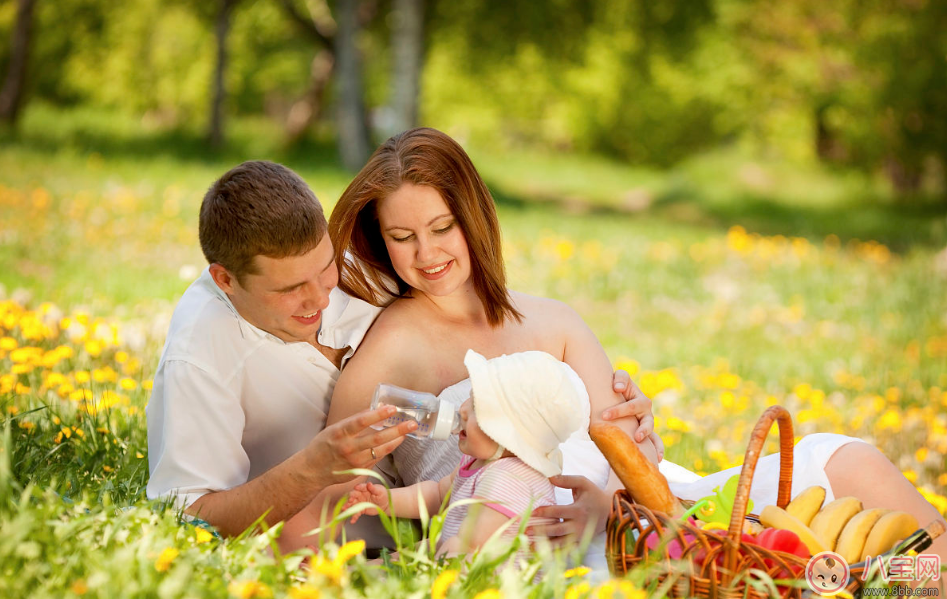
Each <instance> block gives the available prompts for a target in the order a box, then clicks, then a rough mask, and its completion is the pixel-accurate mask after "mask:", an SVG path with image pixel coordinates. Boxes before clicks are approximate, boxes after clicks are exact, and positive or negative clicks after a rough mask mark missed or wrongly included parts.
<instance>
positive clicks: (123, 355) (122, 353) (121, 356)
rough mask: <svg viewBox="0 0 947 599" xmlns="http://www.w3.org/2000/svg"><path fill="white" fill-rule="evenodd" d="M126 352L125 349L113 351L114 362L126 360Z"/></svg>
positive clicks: (121, 362)
mask: <svg viewBox="0 0 947 599" xmlns="http://www.w3.org/2000/svg"><path fill="white" fill-rule="evenodd" d="M128 357H129V356H128V352H127V351H117V352H115V362H116V363H118V364H124V363H125V362H127V361H128Z"/></svg>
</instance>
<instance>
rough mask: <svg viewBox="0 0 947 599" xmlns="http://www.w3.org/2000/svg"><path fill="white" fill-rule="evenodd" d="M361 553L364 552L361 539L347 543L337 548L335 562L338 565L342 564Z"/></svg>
mask: <svg viewBox="0 0 947 599" xmlns="http://www.w3.org/2000/svg"><path fill="white" fill-rule="evenodd" d="M363 551H365V541H363V540H361V539H358V540H356V541H349V542H348V543H346V544H345V545H342V547H340V548H339V553H338V554H337V555H336V556H335V561H336V562H338V563H339V564H344V563H345V562H347V561H349V560H350V559H352V558H353V557H355V556H356V555H358V554H360V553H361V552H363Z"/></svg>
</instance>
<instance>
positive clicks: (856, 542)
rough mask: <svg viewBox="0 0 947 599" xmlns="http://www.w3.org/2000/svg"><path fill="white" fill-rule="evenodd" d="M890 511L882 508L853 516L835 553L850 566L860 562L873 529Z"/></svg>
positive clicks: (843, 531) (841, 534)
mask: <svg viewBox="0 0 947 599" xmlns="http://www.w3.org/2000/svg"><path fill="white" fill-rule="evenodd" d="M889 511H890V510H885V509H882V508H873V509H870V510H864V511H861V512H858V513H857V514H855V515H854V516H852V519H851V520H849V521H848V524H846V525H845V528H843V529H842V532H841V533H840V534H839V537H838V543H837V544H836V545H835V553H837V554H839V555H841V556H842V557H843V558H845V561H846V562H848V563H849V564H854V563H856V562H858V561H860V560H859V558H860V557H861V554H862V549H864V548H865V541H866V540H867V539H868V534H869V533H870V532H871V529H872V527H873V526H874V525H875V523H876V522H878V519H879V518H881V517H882V516H884V515H885V514H887V513H888V512H889ZM911 532H914V531H913V530H912V531H911Z"/></svg>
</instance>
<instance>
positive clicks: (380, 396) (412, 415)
mask: <svg viewBox="0 0 947 599" xmlns="http://www.w3.org/2000/svg"><path fill="white" fill-rule="evenodd" d="M382 405H391V406H395V407H396V408H397V409H398V411H397V412H396V413H395V414H394V415H393V416H391V417H390V418H387V419H386V420H383V421H382V422H379V423H378V424H376V425H373V428H376V429H379V430H380V429H384V428H388V427H390V426H396V425H398V424H401V423H402V422H407V421H408V420H414V421H415V422H417V423H418V428H417V429H415V431H414V432H413V433H409V435H408V436H409V437H414V438H416V439H437V440H444V439H447V438H448V437H450V436H451V435H452V434H456V433H458V432H460V429H461V423H460V414H458V413H457V409H456V408H455V407H454V405H453V404H451V403H449V402H447V401H445V400H443V399H438V398H437V396H435V395H434V394H432V393H424V392H422V391H412V390H411V389H403V388H401V387H397V386H395V385H389V384H388V383H379V384H378V386H377V387H376V388H375V394H374V395H373V396H372V409H373V410H374V409H375V408H377V407H379V406H382Z"/></svg>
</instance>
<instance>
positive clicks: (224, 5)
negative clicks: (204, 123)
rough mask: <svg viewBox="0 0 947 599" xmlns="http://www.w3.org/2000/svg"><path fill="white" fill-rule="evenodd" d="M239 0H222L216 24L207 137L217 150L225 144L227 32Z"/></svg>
mask: <svg viewBox="0 0 947 599" xmlns="http://www.w3.org/2000/svg"><path fill="white" fill-rule="evenodd" d="M237 2H238V0H220V9H219V10H218V11H217V19H216V22H215V24H214V33H215V34H216V36H217V68H216V70H215V71H214V97H213V100H212V101H211V106H210V126H209V128H208V131H207V137H208V139H209V140H210V143H211V145H212V146H214V147H215V148H218V147H220V146H221V145H222V144H223V142H224V101H225V100H226V98H227V90H226V88H225V86H224V75H225V74H226V72H227V32H228V31H229V30H230V17H231V15H232V14H233V9H234V6H236V4H237Z"/></svg>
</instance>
